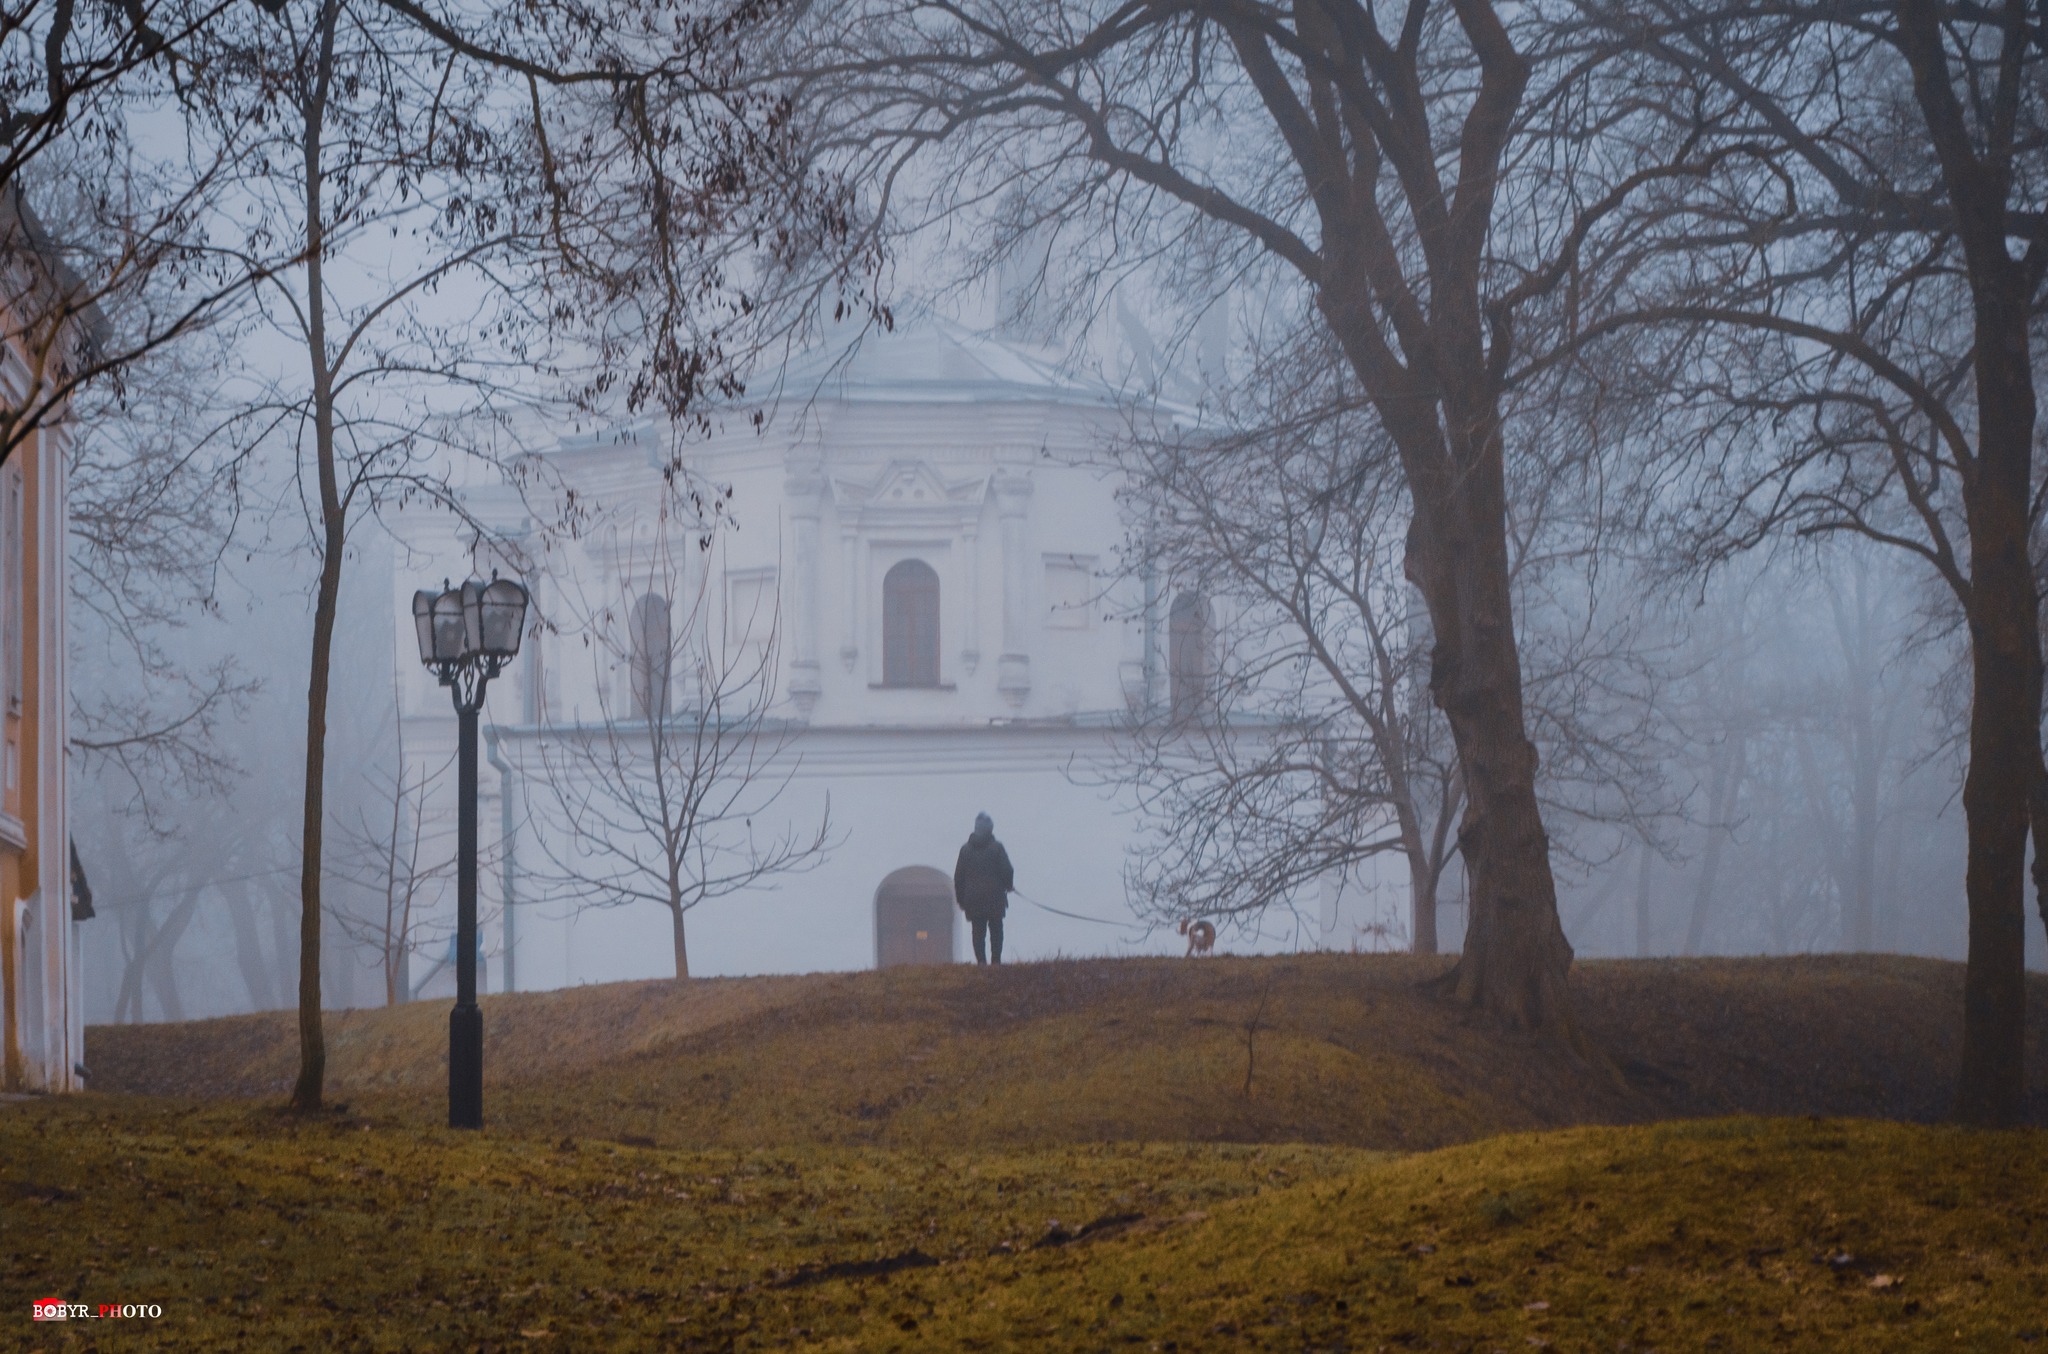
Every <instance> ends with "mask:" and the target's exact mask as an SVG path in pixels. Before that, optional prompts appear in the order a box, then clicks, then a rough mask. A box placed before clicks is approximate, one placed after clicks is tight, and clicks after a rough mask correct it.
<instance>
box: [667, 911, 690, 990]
mask: <svg viewBox="0 0 2048 1354" xmlns="http://www.w3.org/2000/svg"><path fill="white" fill-rule="evenodd" d="M668 916H669V921H670V922H671V923H673V924H674V927H675V939H676V977H678V978H687V977H689V976H690V947H689V946H688V945H687V944H686V943H684V940H683V909H682V908H680V907H677V906H674V905H671V906H670V907H669V910H668Z"/></svg>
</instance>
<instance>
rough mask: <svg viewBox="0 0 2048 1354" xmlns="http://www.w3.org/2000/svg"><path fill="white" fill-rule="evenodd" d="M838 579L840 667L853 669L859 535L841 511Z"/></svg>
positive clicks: (856, 638)
mask: <svg viewBox="0 0 2048 1354" xmlns="http://www.w3.org/2000/svg"><path fill="white" fill-rule="evenodd" d="M840 512H841V518H840V527H839V578H840V586H841V587H842V588H843V589H844V594H845V595H844V597H843V598H842V599H841V604H840V608H839V612H840V616H839V621H840V629H839V666H840V667H842V668H844V669H846V670H847V671H848V672H852V671H853V665H854V662H855V661H856V660H857V659H859V657H860V534H859V533H858V532H856V531H855V530H854V528H853V526H852V524H851V523H849V522H847V521H846V519H845V515H844V514H845V509H844V508H842V509H841V510H840Z"/></svg>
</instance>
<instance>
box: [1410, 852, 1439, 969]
mask: <svg viewBox="0 0 2048 1354" xmlns="http://www.w3.org/2000/svg"><path fill="white" fill-rule="evenodd" d="M1437 878H1438V877H1437V875H1436V874H1434V873H1433V872H1431V871H1430V870H1429V868H1428V867H1427V865H1426V864H1424V863H1418V862H1417V861H1416V860H1415V858H1414V853H1412V852H1411V853H1410V856H1409V861H1408V909H1409V914H1410V925H1411V926H1412V927H1413V928H1414V929H1413V930H1412V931H1411V932H1410V934H1411V935H1413V936H1414V937H1415V953H1417V954H1435V953H1436V952H1437V944H1438V942H1437V935H1436V886H1437Z"/></svg>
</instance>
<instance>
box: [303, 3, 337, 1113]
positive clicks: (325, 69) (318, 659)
mask: <svg viewBox="0 0 2048 1354" xmlns="http://www.w3.org/2000/svg"><path fill="white" fill-rule="evenodd" d="M339 10H340V3H339V0H327V3H326V5H325V7H324V8H323V10H322V13H321V31H320V48H319V65H318V67H317V69H316V70H315V71H314V72H313V79H312V86H311V88H310V89H309V91H308V93H307V98H306V103H305V107H304V118H305V136H306V142H305V149H306V156H305V175H306V308H307V309H306V352H307V356H308V357H309V358H310V359H311V362H312V369H313V453H314V460H315V462H316V466H317V470H318V475H319V481H320V591H319V594H318V597H317V599H316V600H315V602H314V606H313V654H312V666H311V670H310V672H309V673H308V674H307V678H306V805H305V808H306V812H305V820H304V826H303V828H302V838H301V841H302V848H301V850H302V854H301V857H300V863H299V1079H298V1082H297V1084H295V1085H294V1086H293V1087H292V1098H291V1107H292V1108H293V1109H294V1110H297V1111H299V1112H301V1113H306V1112H310V1111H313V1110H317V1109H319V1108H320V1101H321V1094H322V1089H323V1086H324V1084H325V1081H326V1075H327V1041H326V1036H325V1034H324V1033H323V1031H322V1029H321V1024H320V921H321V909H320V867H321V829H322V827H323V826H324V825H325V822H326V814H327V795H326V785H327V687H328V669H329V665H330V661H331V659H332V656H333V651H334V617H335V610H336V606H337V604H338V602H339V599H340V596H341V564H342V548H343V546H344V545H345V544H346V540H345V536H346V532H345V527H346V521H345V517H344V509H343V505H342V502H341V489H340V484H339V482H338V479H337V476H336V474H335V468H334V373H333V371H332V369H331V367H330V366H329V362H328V353H327V323H326V316H327V310H326V296H325V292H324V285H325V279H324V275H323V273H322V270H321V261H322V260H321V253H322V251H323V250H324V249H325V248H326V241H325V238H324V231H323V223H322V220H321V210H322V200H321V184H320V158H321V157H320V149H321V129H322V124H323V121H324V119H325V117H326V109H327V91H328V83H329V80H330V78H331V76H332V74H333V67H334V30H335V24H336V21H337V19H338V17H339Z"/></svg>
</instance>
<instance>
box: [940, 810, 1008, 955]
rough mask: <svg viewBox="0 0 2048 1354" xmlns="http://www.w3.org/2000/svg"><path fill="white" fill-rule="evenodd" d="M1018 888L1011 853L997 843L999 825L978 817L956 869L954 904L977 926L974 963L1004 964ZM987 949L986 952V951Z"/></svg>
mask: <svg viewBox="0 0 2048 1354" xmlns="http://www.w3.org/2000/svg"><path fill="white" fill-rule="evenodd" d="M1016 887H1017V872H1016V871H1015V870H1013V869H1011V868H1010V853H1009V852H1008V851H1005V850H1003V844H1002V843H1001V842H999V841H997V840H996V825H995V822H994V820H993V819H991V818H990V817H989V816H988V815H987V814H985V813H978V814H976V815H975V816H974V835H973V836H971V837H969V838H968V839H967V844H966V845H965V846H963V847H961V848H960V859H959V860H958V861H956V862H955V863H954V865H953V901H954V902H956V903H958V904H959V905H960V910H961V911H962V912H965V913H966V914H967V920H968V921H970V922H972V923H974V962H975V963H977V964H987V963H997V964H1000V963H1002V962H1003V916H1004V914H1006V913H1007V912H1009V910H1010V899H1009V895H1010V893H1011V892H1012V891H1014V890H1015V889H1016ZM984 947H985V948H984Z"/></svg>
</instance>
